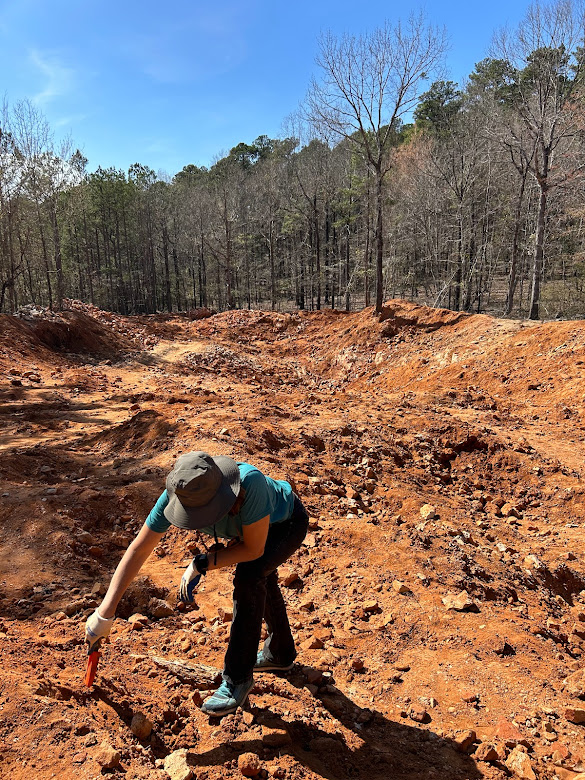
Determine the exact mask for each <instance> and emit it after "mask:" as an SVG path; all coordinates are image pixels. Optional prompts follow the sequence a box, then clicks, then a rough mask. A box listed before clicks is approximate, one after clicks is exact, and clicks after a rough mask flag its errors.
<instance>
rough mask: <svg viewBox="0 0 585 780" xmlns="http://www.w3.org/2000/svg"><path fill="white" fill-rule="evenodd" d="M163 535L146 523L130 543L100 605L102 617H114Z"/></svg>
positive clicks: (99, 609) (99, 610)
mask: <svg viewBox="0 0 585 780" xmlns="http://www.w3.org/2000/svg"><path fill="white" fill-rule="evenodd" d="M163 536H164V532H163V533H157V532H156V531H152V530H151V529H150V528H149V527H148V526H147V525H146V523H145V524H144V525H143V526H142V528H141V529H140V531H139V533H138V536H137V537H136V539H134V541H133V542H132V543H131V544H130V546H129V547H128V549H127V550H126V552H125V553H124V555H123V557H122V560H121V561H120V563H119V564H118V566H117V567H116V571H115V572H114V575H113V577H112V580H111V582H110V587H109V588H108V590H107V593H106V595H105V596H104V598H103V601H102V603H101V604H100V606H99V607H98V612H99V614H100V616H101V617H102V618H112V617H114V615H115V613H116V608H117V606H118V603H119V601H120V599H121V598H122V596H123V595H124V592H125V591H126V588H127V587H128V586H129V585H130V583H131V582H132V580H133V579H134V578H135V577H136V575H137V574H138V572H139V571H140V569H141V568H142V565H143V564H144V562H145V561H146V559H147V558H148V556H149V555H150V553H151V552H152V551H153V550H154V548H155V547H156V545H157V544H158V543H159V541H160V540H161V538H162V537H163Z"/></svg>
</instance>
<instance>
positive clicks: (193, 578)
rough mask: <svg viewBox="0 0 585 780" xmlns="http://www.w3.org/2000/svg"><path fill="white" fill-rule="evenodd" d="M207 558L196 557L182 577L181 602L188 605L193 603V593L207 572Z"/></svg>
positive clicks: (203, 556)
mask: <svg viewBox="0 0 585 780" xmlns="http://www.w3.org/2000/svg"><path fill="white" fill-rule="evenodd" d="M207 565H208V561H207V556H206V555H196V556H195V557H194V558H193V560H192V561H191V563H190V564H189V565H188V566H187V568H186V569H185V573H184V574H183V576H182V577H181V587H180V588H179V596H180V598H181V601H184V602H185V603H186V604H192V603H193V593H194V591H195V589H196V588H197V586H198V585H199V583H200V581H201V577H202V576H203V575H204V574H205V573H206V571H207Z"/></svg>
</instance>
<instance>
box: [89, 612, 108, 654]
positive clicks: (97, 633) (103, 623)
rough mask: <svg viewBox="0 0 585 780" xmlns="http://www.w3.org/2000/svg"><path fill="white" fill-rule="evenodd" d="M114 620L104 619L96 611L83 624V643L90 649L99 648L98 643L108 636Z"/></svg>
mask: <svg viewBox="0 0 585 780" xmlns="http://www.w3.org/2000/svg"><path fill="white" fill-rule="evenodd" d="M113 622H114V618H113V617H111V618H104V617H102V616H101V615H100V613H99V612H98V610H97V609H96V611H95V612H94V613H93V615H90V616H89V617H88V618H87V622H86V624H85V641H86V642H87V643H88V644H89V646H90V649H91V648H95V649H97V647H99V645H100V643H101V642H102V641H103V640H104V639H105V638H106V637H107V636H109V634H110V631H111V630H112V624H113Z"/></svg>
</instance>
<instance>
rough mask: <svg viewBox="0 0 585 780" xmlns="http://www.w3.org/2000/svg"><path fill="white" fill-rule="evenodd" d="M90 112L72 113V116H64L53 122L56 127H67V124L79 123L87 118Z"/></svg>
mask: <svg viewBox="0 0 585 780" xmlns="http://www.w3.org/2000/svg"><path fill="white" fill-rule="evenodd" d="M88 116H89V115H88V114H72V115H71V116H63V117H61V118H60V119H57V120H55V121H54V122H53V125H54V126H55V127H66V126H67V125H72V124H77V123H78V122H83V121H84V120H85V119H87V117H88Z"/></svg>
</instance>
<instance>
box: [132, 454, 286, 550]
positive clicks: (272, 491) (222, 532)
mask: <svg viewBox="0 0 585 780" xmlns="http://www.w3.org/2000/svg"><path fill="white" fill-rule="evenodd" d="M238 467H239V469H240V483H241V485H242V487H243V488H244V490H245V491H246V497H245V499H244V503H243V504H242V507H241V509H240V511H239V512H238V513H237V514H236V515H225V516H224V517H222V518H221V520H218V521H217V523H215V525H208V526H205V528H199V530H200V531H202V532H203V533H204V534H209V536H213V535H214V531H215V534H217V536H218V537H220V538H221V539H237V538H240V539H241V538H242V535H243V534H242V527H243V526H245V525H252V523H256V522H257V521H258V520H261V519H262V518H263V517H266V515H269V516H270V522H271V523H280V522H281V521H282V520H287V519H288V518H289V517H290V516H291V515H292V511H293V504H294V497H293V491H292V487H291V486H290V485H289V483H288V482H285V481H284V480H276V479H271V478H270V477H267V476H265V475H264V474H263V473H262V472H261V471H259V470H258V469H257V468H256V467H255V466H251V465H250V464H249V463H238ZM168 503H169V497H168V494H167V491H166V490H164V491H163V493H162V494H161V496H160V498H159V499H158V501H157V502H156V504H155V505H154V506H153V508H152V510H151V511H150V514H149V515H148V517H147V518H146V525H147V526H148V527H149V528H150V530H151V531H156V532H157V533H159V534H160V533H164V532H165V531H167V530H168V529H169V528H170V525H171V523H169V521H168V520H167V519H166V517H165V516H164V510H165V507H166V505H167V504H168Z"/></svg>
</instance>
